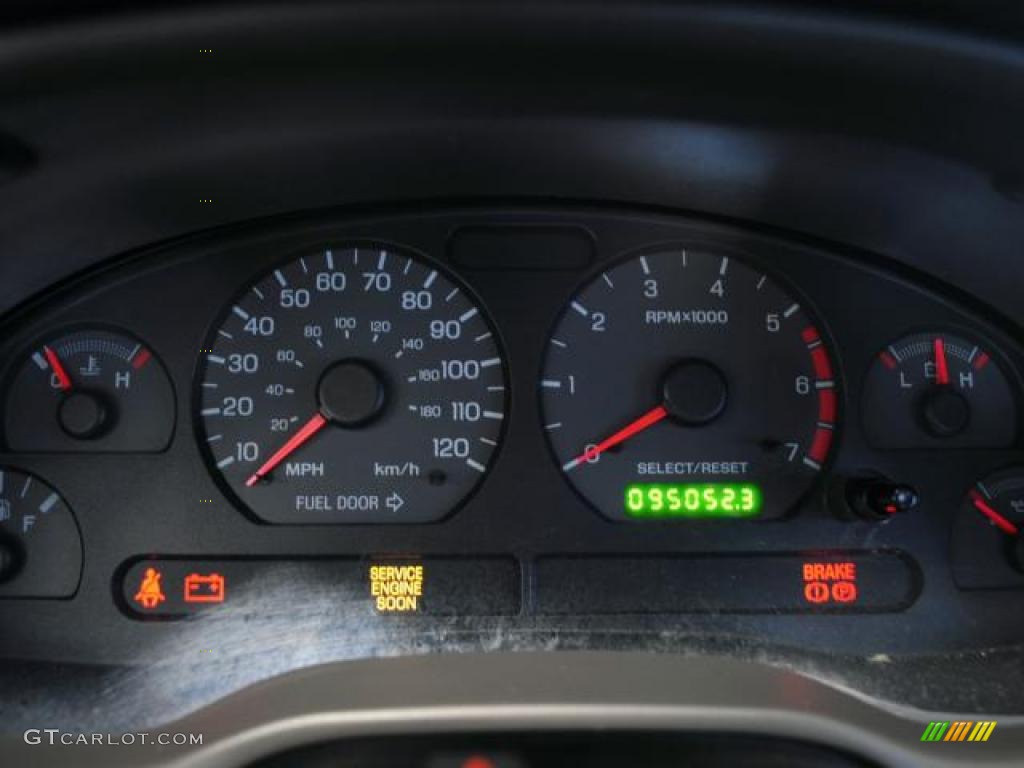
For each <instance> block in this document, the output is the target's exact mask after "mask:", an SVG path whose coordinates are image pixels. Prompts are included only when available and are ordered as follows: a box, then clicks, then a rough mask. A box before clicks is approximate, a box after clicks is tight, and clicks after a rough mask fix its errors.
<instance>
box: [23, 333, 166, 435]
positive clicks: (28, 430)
mask: <svg viewBox="0 0 1024 768" xmlns="http://www.w3.org/2000/svg"><path fill="white" fill-rule="evenodd" d="M174 413H175V404H174V392H173V390H172V388H171V382H170V380H169V379H168V378H167V373H166V371H164V368H163V365H161V364H160V362H159V361H158V360H157V359H156V356H155V355H154V354H153V352H152V350H150V349H149V347H147V346H146V345H145V344H143V343H142V342H141V341H139V340H138V339H136V338H134V337H132V336H129V335H127V334H124V333H120V332H115V331H109V330H105V329H97V328H86V329H80V330H76V331H73V332H69V333H64V334H61V335H59V336H56V337H54V338H51V339H49V340H47V341H45V342H43V343H40V344H39V345H38V346H36V347H34V348H33V349H31V350H28V351H27V352H26V353H25V355H24V356H23V358H22V361H21V363H20V364H19V365H18V367H17V368H16V370H15V372H14V375H13V377H12V379H11V381H10V384H9V386H8V389H7V399H6V408H5V417H4V437H5V442H6V445H7V448H8V449H9V450H11V451H20V452H40V453H59V452H66V453H78V452H134V451H138V452H157V451H162V450H163V449H164V448H166V447H167V444H168V443H169V442H170V439H171V433H172V430H173V428H174Z"/></svg>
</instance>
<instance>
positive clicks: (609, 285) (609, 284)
mask: <svg viewBox="0 0 1024 768" xmlns="http://www.w3.org/2000/svg"><path fill="white" fill-rule="evenodd" d="M601 277H603V278H604V281H605V282H606V283H607V284H608V287H609V288H614V287H615V283H613V282H612V279H611V278H610V277H608V273H607V272H602V273H601Z"/></svg>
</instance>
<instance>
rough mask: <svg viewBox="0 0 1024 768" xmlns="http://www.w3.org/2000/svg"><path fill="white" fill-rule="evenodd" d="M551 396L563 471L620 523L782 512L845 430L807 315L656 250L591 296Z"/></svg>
mask: <svg viewBox="0 0 1024 768" xmlns="http://www.w3.org/2000/svg"><path fill="white" fill-rule="evenodd" d="M540 386H541V393H542V401H543V411H544V429H545V430H546V432H547V435H548V438H549V440H550V442H551V447H552V448H553V450H554V453H555V456H556V458H557V460H558V463H559V465H560V466H561V468H562V471H563V472H564V473H565V474H566V476H567V478H568V479H569V481H570V482H571V483H572V484H573V485H574V486H575V488H576V489H577V490H578V491H579V492H580V493H581V494H582V495H583V496H584V497H585V498H586V499H587V500H589V501H590V502H591V503H592V504H593V505H594V506H595V507H596V508H597V509H598V510H600V511H601V512H602V513H603V514H604V515H606V516H607V517H610V518H612V519H664V518H723V517H724V518H740V517H778V516H780V515H782V514H784V513H786V512H787V511H788V510H790V509H791V508H792V507H793V506H794V505H795V503H796V502H797V501H798V500H799V498H800V497H801V496H802V495H804V494H805V493H806V492H807V491H808V489H809V488H810V486H811V484H812V483H813V482H814V479H815V478H816V477H817V475H818V473H819V472H820V470H821V469H822V467H823V465H824V464H825V462H826V461H827V459H828V456H829V452H830V450H831V447H832V444H833V435H834V430H835V428H836V421H837V407H838V405H837V403H838V398H837V394H836V376H835V369H834V367H833V364H832V361H831V358H830V356H829V354H828V352H827V350H826V348H825V344H824V340H823V338H822V335H821V333H820V331H819V328H818V326H817V324H816V323H815V322H814V321H813V320H812V319H811V316H810V314H809V313H808V312H807V310H806V309H805V308H804V307H803V306H802V305H801V303H800V302H799V301H798V300H796V299H795V298H794V297H793V296H791V295H790V294H789V293H788V292H786V291H785V290H784V289H783V288H782V287H780V286H779V284H778V283H776V282H775V281H774V280H772V279H771V278H770V277H768V276H767V275H765V274H763V273H762V272H760V271H759V270H756V269H754V268H753V267H751V266H748V265H746V264H744V263H743V262H740V261H737V260H736V259H733V258H730V257H728V256H724V255H721V254H712V253H707V252H699V251H698V252H694V251H689V250H681V249H677V250H661V251H657V252H651V253H645V254H643V255H640V256H636V257H634V258H631V259H629V260H627V261H624V262H622V263H620V264H618V265H617V266H615V267H613V268H611V269H608V270H607V271H605V272H603V273H601V274H600V275H598V276H597V277H596V278H595V279H594V280H592V281H591V282H590V283H589V284H587V285H585V286H584V287H583V289H582V290H580V291H579V292H578V293H577V294H576V295H575V296H574V297H573V298H572V300H571V302H570V303H569V306H568V307H567V308H566V309H565V311H564V313H563V314H562V316H561V318H560V319H559V321H558V323H557V325H556V327H555V330H554V333H553V335H552V338H551V339H550V343H549V346H548V351H547V359H546V362H545V366H544V371H543V374H542V377H541V382H540Z"/></svg>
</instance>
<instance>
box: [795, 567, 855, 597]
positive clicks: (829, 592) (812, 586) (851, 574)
mask: <svg viewBox="0 0 1024 768" xmlns="http://www.w3.org/2000/svg"><path fill="white" fill-rule="evenodd" d="M803 581H804V599H805V600H806V601H807V602H808V603H812V604H813V605H825V604H828V603H838V604H840V605H849V604H851V603H855V602H857V564H856V563H853V562H828V563H818V562H805V563H804V564H803Z"/></svg>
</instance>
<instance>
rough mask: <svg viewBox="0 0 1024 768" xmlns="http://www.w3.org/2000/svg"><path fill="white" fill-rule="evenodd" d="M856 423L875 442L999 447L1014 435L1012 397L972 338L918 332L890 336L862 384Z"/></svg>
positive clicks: (999, 373)
mask: <svg viewBox="0 0 1024 768" xmlns="http://www.w3.org/2000/svg"><path fill="white" fill-rule="evenodd" d="M863 413H864V429H865V431H866V433H867V437H868V440H869V441H870V442H871V444H872V445H874V446H875V447H877V448H1002V447H1007V446H1009V445H1012V444H1013V442H1014V440H1015V439H1016V424H1017V416H1016V403H1015V402H1014V395H1013V388H1012V387H1011V385H1010V382H1009V380H1008V379H1007V377H1006V374H1005V373H1004V372H1003V370H1002V369H1001V368H1000V367H999V365H997V364H996V362H995V360H993V359H992V356H991V355H990V354H989V352H988V351H986V350H985V349H984V348H983V347H982V346H981V345H980V344H977V343H975V342H973V341H970V340H968V339H965V338H963V337H961V336H954V335H952V334H949V333H921V334H917V335H913V336H906V337H904V338H902V339H900V340H899V341H896V342H894V343H893V344H890V345H889V346H888V347H886V348H885V349H884V350H882V351H881V352H880V353H879V354H878V356H877V357H876V358H875V361H874V363H873V364H872V366H871V370H870V371H869V372H868V377H867V380H866V382H865V386H864V407H863Z"/></svg>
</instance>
